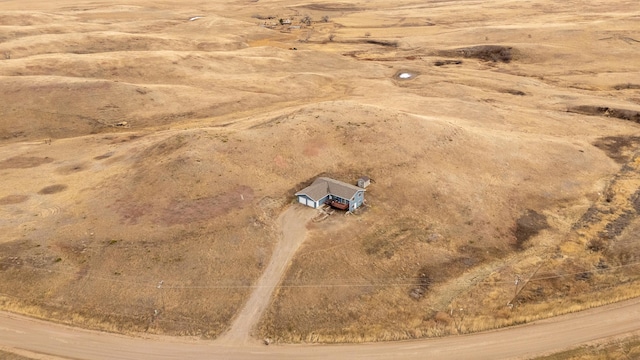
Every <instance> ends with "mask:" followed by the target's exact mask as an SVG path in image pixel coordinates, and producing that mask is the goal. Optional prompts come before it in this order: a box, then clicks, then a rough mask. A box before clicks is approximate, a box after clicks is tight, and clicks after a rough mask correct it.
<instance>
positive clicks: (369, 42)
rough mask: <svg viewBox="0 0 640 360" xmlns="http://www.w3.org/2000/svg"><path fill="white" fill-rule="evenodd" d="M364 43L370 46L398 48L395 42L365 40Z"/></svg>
mask: <svg viewBox="0 0 640 360" xmlns="http://www.w3.org/2000/svg"><path fill="white" fill-rule="evenodd" d="M364 43H365V44H371V45H379V46H385V47H398V42H397V41H389V40H376V39H367V40H364Z"/></svg>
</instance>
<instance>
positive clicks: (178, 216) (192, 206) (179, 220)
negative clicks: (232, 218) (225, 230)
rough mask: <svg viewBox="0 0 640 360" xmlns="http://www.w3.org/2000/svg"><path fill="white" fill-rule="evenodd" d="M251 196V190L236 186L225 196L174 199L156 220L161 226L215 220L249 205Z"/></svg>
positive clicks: (246, 187)
mask: <svg viewBox="0 0 640 360" xmlns="http://www.w3.org/2000/svg"><path fill="white" fill-rule="evenodd" d="M253 196H254V194H253V189H252V188H250V187H248V186H238V187H236V188H235V189H233V190H232V191H230V192H228V193H226V194H221V195H216V196H210V197H205V198H200V199H195V200H183V199H174V200H172V201H171V203H170V204H169V207H168V208H167V209H166V210H165V211H164V212H163V213H162V215H161V216H160V218H159V219H158V220H159V221H160V222H162V223H163V224H167V225H177V224H187V223H192V222H196V221H203V220H207V219H211V218H215V217H217V216H220V215H224V214H227V213H229V212H231V211H232V210H233V209H242V208H244V207H245V206H247V205H250V204H251V202H252V200H253Z"/></svg>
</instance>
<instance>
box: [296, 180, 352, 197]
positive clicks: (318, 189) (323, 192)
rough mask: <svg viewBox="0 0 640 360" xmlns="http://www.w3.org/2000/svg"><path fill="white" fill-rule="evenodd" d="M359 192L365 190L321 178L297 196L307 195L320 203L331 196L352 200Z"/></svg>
mask: <svg viewBox="0 0 640 360" xmlns="http://www.w3.org/2000/svg"><path fill="white" fill-rule="evenodd" d="M358 191H365V189H363V188H360V187H357V186H355V185H351V184H347V183H345V182H342V181H338V180H334V179H331V178H327V177H319V178H317V179H316V180H315V181H314V182H313V183H312V184H311V185H309V186H307V187H306V188H304V189H302V190H300V191H298V192H297V193H296V196H298V195H306V196H308V197H309V198H310V199H311V200H313V201H318V200H320V199H322V198H323V197H325V196H327V195H329V194H331V195H335V196H338V197H341V198H343V199H347V200H350V199H351V198H352V197H353V196H354V195H355V194H356V193H357V192H358Z"/></svg>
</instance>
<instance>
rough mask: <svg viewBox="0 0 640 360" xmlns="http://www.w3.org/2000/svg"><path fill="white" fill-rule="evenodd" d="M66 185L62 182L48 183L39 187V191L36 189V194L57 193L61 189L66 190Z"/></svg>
mask: <svg viewBox="0 0 640 360" xmlns="http://www.w3.org/2000/svg"><path fill="white" fill-rule="evenodd" d="M67 187H68V186H67V185H64V184H56V185H49V186H46V187H43V188H42V189H40V191H38V194H40V195H51V194H55V193H59V192H61V191H65V190H67Z"/></svg>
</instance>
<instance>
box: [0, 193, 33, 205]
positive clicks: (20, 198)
mask: <svg viewBox="0 0 640 360" xmlns="http://www.w3.org/2000/svg"><path fill="white" fill-rule="evenodd" d="M28 199H29V197H28V196H27V195H8V196H5V197H3V198H0V205H11V204H20V203H23V202H25V201H27V200H28Z"/></svg>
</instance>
